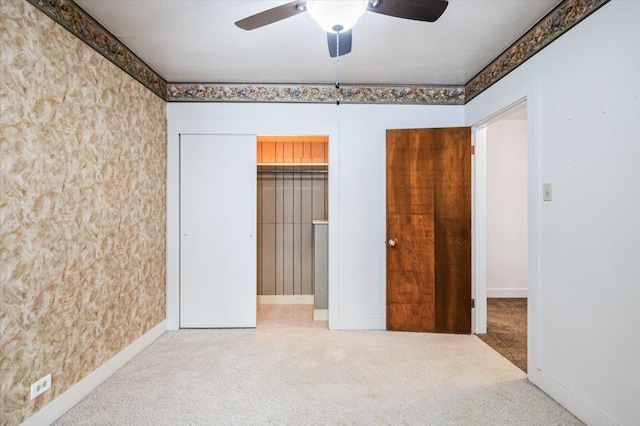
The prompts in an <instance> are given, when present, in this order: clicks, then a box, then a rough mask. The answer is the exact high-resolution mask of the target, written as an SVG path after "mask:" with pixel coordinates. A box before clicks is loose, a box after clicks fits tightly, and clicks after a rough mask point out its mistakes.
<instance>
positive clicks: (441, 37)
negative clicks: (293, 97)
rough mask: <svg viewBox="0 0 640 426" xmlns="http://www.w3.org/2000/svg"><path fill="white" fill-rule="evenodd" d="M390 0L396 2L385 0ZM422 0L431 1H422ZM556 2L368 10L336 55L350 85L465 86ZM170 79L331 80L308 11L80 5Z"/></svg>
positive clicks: (212, 1)
mask: <svg viewBox="0 0 640 426" xmlns="http://www.w3.org/2000/svg"><path fill="white" fill-rule="evenodd" d="M389 1H391V0H389ZM424 1H426V0H424ZM559 2H560V0H449V7H448V8H447V10H446V11H445V12H444V14H443V15H442V17H441V18H440V19H439V20H438V21H436V22H435V23H429V22H416V21H410V20H405V19H398V18H392V17H388V16H383V15H379V14H376V13H371V12H366V13H365V14H364V16H362V18H360V20H359V21H358V23H357V24H356V26H355V27H354V29H353V49H352V52H351V53H350V54H348V55H345V56H343V57H341V58H340V81H341V82H342V83H351V84H356V83H359V84H464V83H466V82H467V81H469V80H470V79H471V78H472V77H473V76H474V75H475V74H477V73H478V72H479V71H481V70H482V68H484V67H485V66H486V65H487V64H488V63H489V62H491V60H493V59H494V58H495V57H496V56H498V55H499V54H500V53H501V52H502V51H503V50H505V49H506V48H507V47H509V45H511V43H513V42H514V41H516V40H517V39H518V38H519V37H520V36H521V35H522V34H524V33H525V32H526V31H527V30H528V29H529V28H530V27H531V26H533V25H534V24H535V23H536V22H537V21H538V20H540V18H542V17H543V16H544V15H545V14H546V13H547V12H549V11H550V10H551V9H553V7H554V6H556V5H557V4H558V3H559ZM76 3H78V4H79V5H80V6H81V7H82V8H83V9H85V10H86V11H87V12H88V13H89V14H91V16H93V17H94V18H95V19H96V20H97V21H98V22H100V23H101V24H102V25H104V26H105V27H106V28H107V29H108V30H109V31H111V32H112V33H113V34H114V35H115V36H116V37H118V38H119V39H120V40H121V41H122V42H123V43H124V44H125V45H127V46H128V47H129V48H130V49H131V50H132V51H133V52H134V53H136V54H137V55H138V56H139V57H140V58H142V59H143V60H144V61H145V62H146V63H147V64H149V65H150V66H151V67H152V68H153V69H155V70H156V71H157V72H158V73H159V74H160V75H162V76H163V77H164V78H165V79H166V80H168V81H169V82H216V83H307V84H324V83H332V82H334V81H335V78H336V61H335V59H331V58H330V57H329V52H328V50H327V41H326V33H324V32H323V30H322V29H320V27H319V26H317V24H316V23H315V22H314V21H313V20H312V19H311V18H310V17H309V16H308V14H307V13H302V14H299V15H297V16H294V17H292V18H288V19H286V20H283V21H280V22H277V23H274V24H272V25H269V26H266V27H263V28H259V29H256V30H253V31H245V30H241V29H239V28H237V27H236V26H235V25H234V22H236V21H238V20H240V19H242V18H245V17H247V16H249V15H253V14H255V13H258V12H261V11H263V10H265V9H269V8H271V7H275V6H278V5H280V4H283V3H286V1H271V0H182V1H177V0H76Z"/></svg>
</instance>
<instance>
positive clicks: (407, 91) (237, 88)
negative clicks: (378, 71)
mask: <svg viewBox="0 0 640 426" xmlns="http://www.w3.org/2000/svg"><path fill="white" fill-rule="evenodd" d="M167 101H168V102H296V103H337V102H338V101H339V102H340V103H345V104H354V103H361V104H362V103H388V104H438V105H463V104H464V87H463V86H406V87H405V86H360V85H346V84H343V85H341V86H340V88H339V89H336V87H335V86H334V85H286V84H272V85H269V84H215V83H169V84H168V86H167Z"/></svg>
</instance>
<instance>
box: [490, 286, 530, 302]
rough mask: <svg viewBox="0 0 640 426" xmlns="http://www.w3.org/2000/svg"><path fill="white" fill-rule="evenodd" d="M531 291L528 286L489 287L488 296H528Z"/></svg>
mask: <svg viewBox="0 0 640 426" xmlns="http://www.w3.org/2000/svg"><path fill="white" fill-rule="evenodd" d="M528 295H529V291H528V290H527V289H526V288H488V289H487V297H495V298H525V299H526V298H527V296H528Z"/></svg>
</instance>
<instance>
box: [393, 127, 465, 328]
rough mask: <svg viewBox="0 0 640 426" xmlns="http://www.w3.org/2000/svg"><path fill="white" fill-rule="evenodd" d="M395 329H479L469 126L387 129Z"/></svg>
mask: <svg viewBox="0 0 640 426" xmlns="http://www.w3.org/2000/svg"><path fill="white" fill-rule="evenodd" d="M392 240H393V241H392ZM387 329H389V330H402V331H433V332H442V333H470V332H471V129H470V128H468V127H460V128H449V129H408V130H387Z"/></svg>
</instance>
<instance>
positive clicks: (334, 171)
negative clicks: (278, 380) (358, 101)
mask: <svg viewBox="0 0 640 426" xmlns="http://www.w3.org/2000/svg"><path fill="white" fill-rule="evenodd" d="M181 134H219V135H224V134H227V135H246V134H251V135H256V136H257V135H270V134H271V135H328V136H329V171H330V172H329V177H328V179H329V220H330V224H329V285H328V288H329V328H332V324H333V325H335V324H337V323H338V322H339V306H338V304H339V297H338V295H339V277H340V276H339V268H340V257H339V247H340V245H339V230H340V221H339V219H340V215H339V213H340V205H339V182H340V180H339V179H340V167H339V161H340V159H339V148H340V140H339V124H338V122H337V121H296V120H282V121H279V120H214V119H169V120H167V227H166V241H167V245H166V247H167V253H166V259H167V260H166V268H167V269H166V271H167V272H166V274H167V277H166V279H167V296H166V297H167V329H168V330H178V329H179V328H180V135H181Z"/></svg>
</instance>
